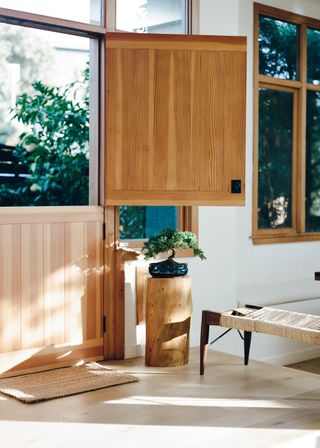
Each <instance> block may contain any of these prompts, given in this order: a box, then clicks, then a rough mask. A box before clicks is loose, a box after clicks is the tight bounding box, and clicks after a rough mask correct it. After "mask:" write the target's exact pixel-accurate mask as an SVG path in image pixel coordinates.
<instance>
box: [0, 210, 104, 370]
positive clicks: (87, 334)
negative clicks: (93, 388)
mask: <svg viewBox="0 0 320 448" xmlns="http://www.w3.org/2000/svg"><path fill="white" fill-rule="evenodd" d="M0 223H1V224H0V375H1V376H10V375H16V374H18V373H24V372H30V371H36V370H43V369H47V368H52V367H60V366H66V365H70V364H72V363H74V362H76V361H81V360H92V359H95V360H97V359H103V329H102V316H103V295H102V294H103V267H104V263H103V227H102V226H103V207H90V206H88V207H39V208H36V209H32V208H31V207H29V208H25V207H22V208H20V209H17V208H15V209H7V208H1V210H0Z"/></svg>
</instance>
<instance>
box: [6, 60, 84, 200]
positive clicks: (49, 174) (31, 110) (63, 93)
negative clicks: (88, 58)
mask: <svg viewBox="0 0 320 448" xmlns="http://www.w3.org/2000/svg"><path fill="white" fill-rule="evenodd" d="M32 87H33V93H32V94H30V95H29V94H26V93H23V94H22V95H20V96H19V98H18V100H17V103H16V108H15V110H14V111H13V112H14V116H13V118H15V119H17V120H18V121H19V122H21V123H23V124H24V125H25V127H26V128H27V130H26V131H25V132H22V133H21V134H20V135H19V141H18V145H17V147H16V149H15V150H14V155H15V157H16V159H17V163H18V164H19V165H21V166H23V167H25V171H26V172H27V175H26V177H25V179H24V181H23V183H22V184H20V185H19V186H16V187H15V188H13V187H10V188H9V187H5V186H2V188H1V189H0V197H1V201H0V202H1V203H3V202H8V203H9V204H8V205H12V206H14V205H87V204H88V196H89V70H88V68H86V70H85V71H84V73H83V76H82V78H81V79H80V80H79V81H77V82H74V83H72V84H69V85H67V86H65V87H51V86H47V85H45V84H44V83H42V82H41V81H37V82H35V83H33V84H32Z"/></svg>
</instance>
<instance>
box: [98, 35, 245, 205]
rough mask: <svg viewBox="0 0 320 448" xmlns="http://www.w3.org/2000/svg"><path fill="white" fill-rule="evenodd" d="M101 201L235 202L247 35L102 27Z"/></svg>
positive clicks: (241, 172)
mask: <svg viewBox="0 0 320 448" xmlns="http://www.w3.org/2000/svg"><path fill="white" fill-rule="evenodd" d="M106 83H107V85H106V107H107V109H106V137H107V147H106V204H107V205H244V198H245V192H244V182H245V179H244V176H245V123H246V120H245V117H246V38H244V37H221V36H220V37H212V36H177V35H176V36H172V35H150V34H148V35H145V34H134V33H129V34H128V33H126V34H120V33H108V34H107V38H106Z"/></svg>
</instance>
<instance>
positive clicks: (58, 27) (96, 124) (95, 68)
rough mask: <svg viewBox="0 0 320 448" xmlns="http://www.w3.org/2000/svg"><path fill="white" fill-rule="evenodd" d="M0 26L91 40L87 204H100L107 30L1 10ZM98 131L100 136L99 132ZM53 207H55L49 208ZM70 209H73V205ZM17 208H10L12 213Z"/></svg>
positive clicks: (99, 26) (102, 7) (74, 22)
mask: <svg viewBox="0 0 320 448" xmlns="http://www.w3.org/2000/svg"><path fill="white" fill-rule="evenodd" d="M104 3H105V0H103V1H102V2H101V21H102V24H103V25H104V23H105V7H104ZM0 23H6V24H8V25H17V26H22V27H27V28H33V29H39V30H44V31H52V32H55V33H62V34H69V35H73V36H81V37H86V38H89V39H90V66H91V67H92V72H93V73H96V74H97V76H91V77H90V98H91V101H90V105H89V107H90V114H89V115H90V118H89V120H90V127H89V134H90V136H89V142H90V145H89V151H90V161H89V185H88V187H89V203H88V204H87V205H85V207H88V206H98V205H100V204H103V203H104V202H103V199H104V198H103V192H104V179H103V166H104V165H103V162H104V141H103V138H104V130H103V127H104V122H103V113H102V111H103V103H104V98H103V92H104V91H103V85H104V82H103V80H104V72H103V70H104V54H105V51H104V36H105V34H106V32H107V29H106V27H105V26H103V25H93V24H90V23H82V22H76V21H72V20H67V19H60V18H57V17H51V16H46V15H41V14H33V13H29V12H24V11H20V10H13V9H7V8H1V7H0ZM96 104H101V106H100V109H101V114H100V118H99V108H97V107H96ZM99 128H100V129H101V132H99ZM28 207H29V208H30V211H28V213H31V214H32V213H33V209H36V208H37V207H34V206H33V207H32V206H27V208H28ZM50 207H55V206H50ZM70 207H73V206H72V205H71V206H70ZM16 208H20V207H14V206H13V207H10V209H12V210H15V209H16Z"/></svg>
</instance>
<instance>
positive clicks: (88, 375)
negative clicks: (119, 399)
mask: <svg viewBox="0 0 320 448" xmlns="http://www.w3.org/2000/svg"><path fill="white" fill-rule="evenodd" d="M135 381H139V380H138V378H136V377H135V376H133V375H130V374H127V373H125V372H121V371H119V370H114V369H110V368H108V367H105V366H102V365H101V364H98V363H96V362H90V363H88V364H83V365H80V366H74V367H65V368H60V369H55V370H49V371H46V372H38V373H31V374H28V375H21V376H16V377H13V378H3V379H0V392H2V393H3V394H6V395H10V396H11V397H15V398H17V399H18V400H20V401H23V402H24V403H37V402H39V401H45V400H51V399H53V398H60V397H66V396H69V395H75V394H80V393H83V392H89V391H92V390H97V389H103V388H105V387H110V386H117V385H120V384H126V383H133V382H135Z"/></svg>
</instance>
